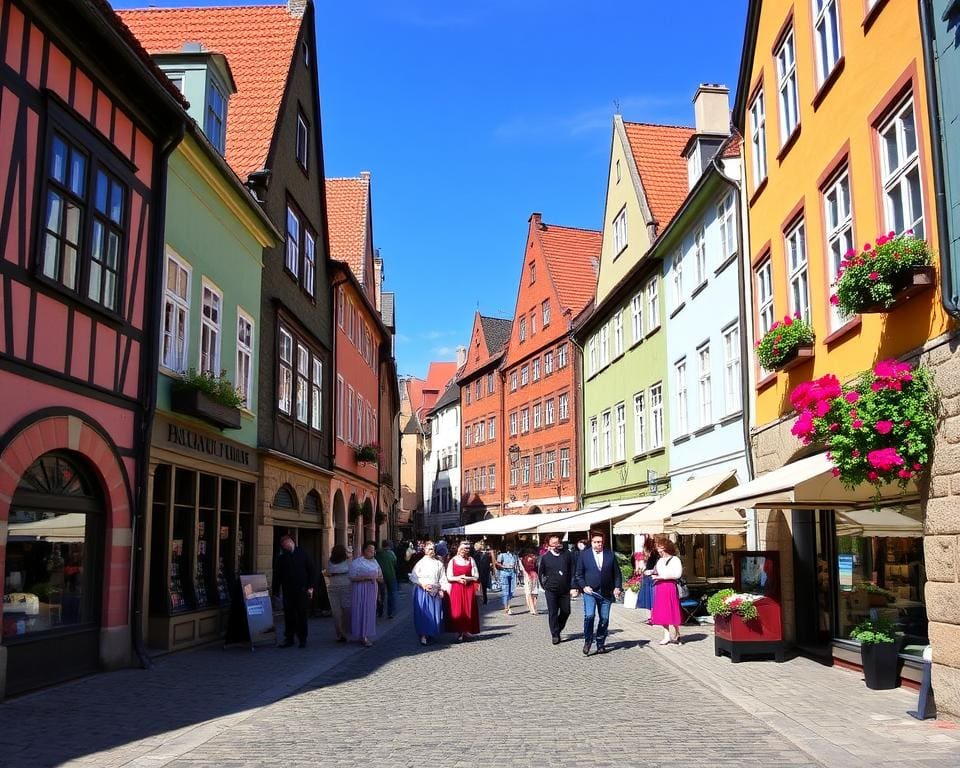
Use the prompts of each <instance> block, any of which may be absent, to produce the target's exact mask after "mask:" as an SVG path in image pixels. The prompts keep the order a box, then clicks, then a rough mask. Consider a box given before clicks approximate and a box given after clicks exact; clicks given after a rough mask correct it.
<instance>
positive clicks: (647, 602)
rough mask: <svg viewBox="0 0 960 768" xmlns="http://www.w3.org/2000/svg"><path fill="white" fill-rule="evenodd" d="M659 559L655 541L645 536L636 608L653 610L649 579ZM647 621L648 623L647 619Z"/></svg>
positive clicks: (651, 587) (651, 589)
mask: <svg viewBox="0 0 960 768" xmlns="http://www.w3.org/2000/svg"><path fill="white" fill-rule="evenodd" d="M659 559H660V555H659V554H658V553H657V540H656V539H655V538H654V537H653V536H647V538H646V539H645V540H644V542H643V560H642V561H640V563H639V564H638V569H639V573H640V574H641V575H642V576H643V581H641V582H640V594H639V595H637V608H644V609H646V610H648V611H652V610H653V579H652V578H651V577H652V576H653V571H654V569H655V568H656V567H657V560H659ZM647 621H648V622H649V621H650V619H649V617H648V618H647Z"/></svg>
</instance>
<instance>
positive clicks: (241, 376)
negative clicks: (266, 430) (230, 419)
mask: <svg viewBox="0 0 960 768" xmlns="http://www.w3.org/2000/svg"><path fill="white" fill-rule="evenodd" d="M245 326H246V327H245ZM256 338H257V336H256V325H255V324H254V322H253V315H251V314H249V313H248V312H244V311H243V308H242V307H240V306H237V370H236V378H235V379H234V384H235V385H236V388H237V392H239V393H240V396H241V397H243V407H244V408H248V409H249V408H250V405H251V401H250V397H251V395H252V394H253V361H254V359H255V358H254V356H253V345H254V341H255V340H256Z"/></svg>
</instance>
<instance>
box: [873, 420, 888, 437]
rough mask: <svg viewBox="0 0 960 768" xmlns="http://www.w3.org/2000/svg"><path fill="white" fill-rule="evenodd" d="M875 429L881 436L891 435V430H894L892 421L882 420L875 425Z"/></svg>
mask: <svg viewBox="0 0 960 768" xmlns="http://www.w3.org/2000/svg"><path fill="white" fill-rule="evenodd" d="M873 428H874V429H875V430H877V432H879V433H880V434H881V435H889V434H890V430H891V429H893V422H892V421H885V420H881V421H878V422H877V423H876V424H874V425H873Z"/></svg>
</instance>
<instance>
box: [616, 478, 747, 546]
mask: <svg viewBox="0 0 960 768" xmlns="http://www.w3.org/2000/svg"><path fill="white" fill-rule="evenodd" d="M735 474H736V470H733V469H731V470H729V471H728V472H719V473H714V474H710V475H703V476H702V477H694V478H691V479H690V480H687V481H686V482H685V483H681V484H677V485H676V486H675V487H674V489H673V490H672V491H670V492H669V493H666V494H664V495H663V496H661V497H660V498H659V499H657V500H656V501H655V502H653V503H652V504H650V505H649V506H648V507H646V508H645V509H642V510H641V511H640V512H637V513H636V514H634V515H631V516H630V517H628V518H627V519H626V520H621V521H620V522H619V523H617V524H616V525H614V526H613V532H614V533H633V534H638V533H646V534H652V533H663V532H664V531H665V526H666V525H667V524H668V523H669V521H670V518H671V517H672V516H673V515H674V513H676V512H678V511H679V510H681V509H683V508H684V507H685V506H687V505H688V504H693V503H694V502H696V501H700V499H703V498H704V497H706V496H709V495H711V494H712V493H714V492H715V491H716V490H717V488H720V487H721V486H722V485H723V484H724V483H727V482H728V481H729V480H730V479H731V478H732V477H733V476H734V475H735Z"/></svg>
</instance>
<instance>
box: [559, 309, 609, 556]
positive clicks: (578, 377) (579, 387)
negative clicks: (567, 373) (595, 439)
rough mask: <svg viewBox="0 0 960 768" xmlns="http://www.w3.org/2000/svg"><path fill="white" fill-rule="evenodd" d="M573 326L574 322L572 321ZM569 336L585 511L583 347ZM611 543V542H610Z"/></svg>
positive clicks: (580, 503) (580, 497)
mask: <svg viewBox="0 0 960 768" xmlns="http://www.w3.org/2000/svg"><path fill="white" fill-rule="evenodd" d="M570 324H571V326H572V325H573V322H572V321H571V323H570ZM567 336H569V338H570V343H571V345H572V346H573V348H574V349H576V350H577V364H576V365H575V366H574V368H573V386H574V390H575V391H576V393H577V396H576V397H575V398H574V401H573V413H574V418H576V422H575V423H576V429H575V430H574V434H576V436H577V485H576V487H577V489H578V490H579V493H578V494H577V509H583V507H584V502H583V500H584V485H585V482H586V476H587V473H586V456H584V455H583V444H584V434H583V413H584V410H583V409H584V402H583V397H584V392H583V347H582V346H580V343H579V342H578V341H577V337H576V333H575V332H574V330H573V328H572V327H571V329H570V331H569V332H568V333H567ZM608 543H610V542H608Z"/></svg>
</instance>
